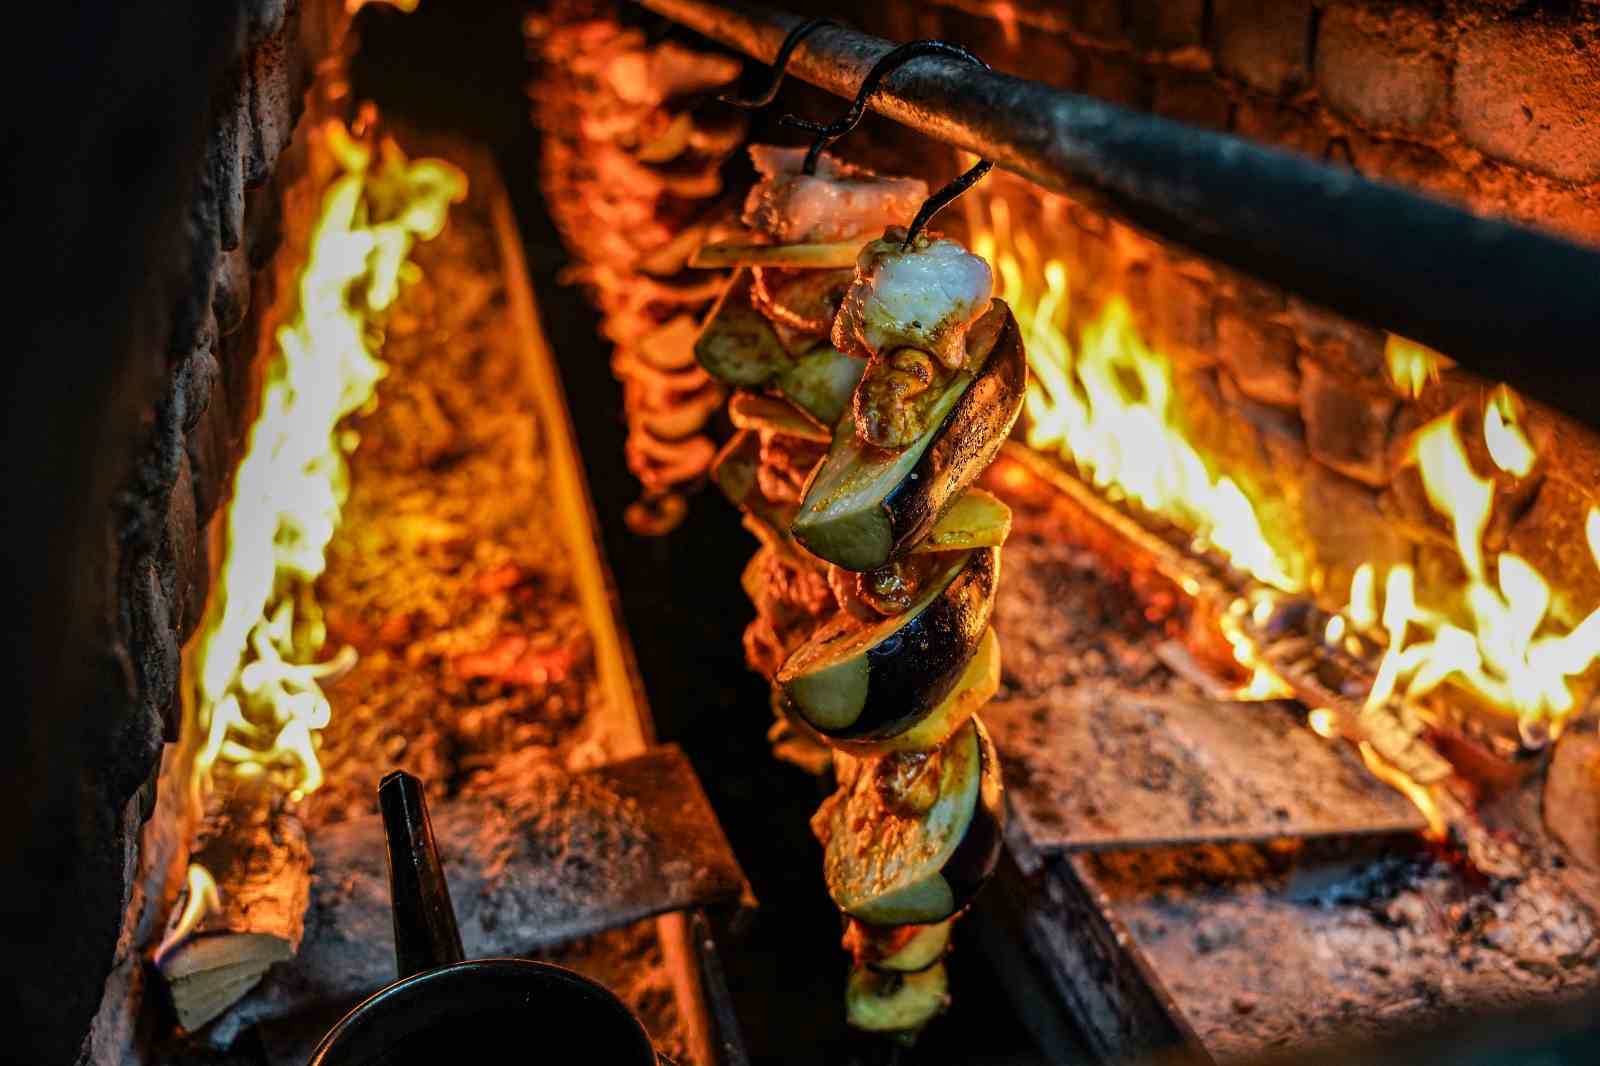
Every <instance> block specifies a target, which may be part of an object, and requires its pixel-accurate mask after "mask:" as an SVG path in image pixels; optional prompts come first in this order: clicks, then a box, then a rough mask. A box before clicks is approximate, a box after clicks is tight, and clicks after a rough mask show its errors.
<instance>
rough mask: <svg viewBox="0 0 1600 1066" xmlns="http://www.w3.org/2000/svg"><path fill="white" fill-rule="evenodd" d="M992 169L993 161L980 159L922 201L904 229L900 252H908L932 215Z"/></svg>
mask: <svg viewBox="0 0 1600 1066" xmlns="http://www.w3.org/2000/svg"><path fill="white" fill-rule="evenodd" d="M993 169H994V160H993V159H980V160H978V162H977V164H976V165H975V166H973V168H972V169H971V170H968V171H967V172H966V173H965V174H962V175H961V176H960V177H958V178H956V179H955V180H954V181H952V182H951V183H950V184H948V185H946V186H945V187H944V188H942V189H940V190H939V191H938V192H936V193H934V194H933V195H932V196H930V197H928V198H927V199H926V200H924V201H922V206H921V207H920V208H918V209H917V217H916V218H913V219H912V220H911V225H910V226H909V227H908V228H907V229H906V239H905V240H904V241H902V242H901V244H900V250H901V251H903V252H909V251H910V250H911V243H912V242H913V241H915V240H916V239H917V234H919V233H921V232H922V227H924V226H926V225H927V224H928V221H929V220H930V219H931V218H933V216H934V215H937V214H938V213H939V212H940V211H943V210H944V209H945V208H946V207H948V206H950V202H951V201H952V200H954V199H955V198H956V197H958V196H960V195H961V194H962V193H964V192H966V191H967V190H968V189H970V188H972V187H973V186H974V185H976V184H978V182H979V181H981V180H983V176H984V175H985V174H987V173H989V171H991V170H993Z"/></svg>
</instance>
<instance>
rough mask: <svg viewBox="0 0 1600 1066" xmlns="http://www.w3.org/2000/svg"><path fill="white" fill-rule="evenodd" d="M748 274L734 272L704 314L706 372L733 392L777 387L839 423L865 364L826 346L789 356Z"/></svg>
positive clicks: (698, 349) (697, 346) (701, 354)
mask: <svg viewBox="0 0 1600 1066" xmlns="http://www.w3.org/2000/svg"><path fill="white" fill-rule="evenodd" d="M751 287H752V278H751V275H750V271H748V270H741V271H739V272H738V273H736V274H734V276H733V279H732V280H731V281H730V282H729V283H728V287H727V288H726V289H725V290H724V291H723V293H722V296H721V297H720V298H719V299H718V300H717V302H716V305H715V306H713V307H712V308H711V313H710V314H709V315H707V316H706V321H705V324H704V325H702V326H701V327H700V333H699V336H698V337H697V338H696V339H695V342H694V357H695V359H696V360H697V361H698V362H699V363H700V365H701V366H702V367H704V368H705V371H706V373H708V374H710V375H711V376H712V377H714V378H716V379H717V380H718V381H720V382H722V383H723V384H725V385H732V386H734V387H735V388H752V389H753V388H761V387H764V386H765V387H776V388H777V390H778V391H779V392H780V393H782V394H783V395H784V396H786V397H787V398H788V399H790V400H791V401H793V402H794V403H795V404H798V405H799V406H800V407H801V408H802V409H803V410H805V411H806V412H807V413H808V414H810V415H811V416H812V417H813V418H816V419H817V420H818V421H820V422H821V423H822V424H823V425H825V426H831V425H833V424H834V423H836V422H838V421H839V416H840V415H842V414H843V413H844V412H845V410H846V409H847V408H848V407H849V406H850V397H851V395H852V394H854V392H855V388H856V383H857V382H859V381H860V380H861V373H862V371H864V370H865V369H866V364H865V363H863V362H862V361H861V360H859V359H852V358H851V357H850V356H848V355H845V354H844V353H843V352H841V351H839V350H838V349H837V348H835V347H833V346H832V345H831V344H828V343H827V342H821V343H819V344H817V345H816V346H815V347H813V348H811V349H810V350H809V351H806V352H804V353H802V354H801V355H799V356H795V355H791V354H790V353H789V350H788V349H787V348H785V347H784V345H783V342H782V341H781V340H780V339H779V338H778V334H777V332H776V331H775V330H774V329H773V328H772V323H770V322H768V321H767V319H766V317H765V316H764V315H762V313H761V312H760V311H758V310H756V309H755V307H753V306H752V305H751V303H750V290H751Z"/></svg>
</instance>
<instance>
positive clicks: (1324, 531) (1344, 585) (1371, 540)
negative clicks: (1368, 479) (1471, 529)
mask: <svg viewBox="0 0 1600 1066" xmlns="http://www.w3.org/2000/svg"><path fill="white" fill-rule="evenodd" d="M1303 499H1304V504H1303V514H1304V528H1305V531H1306V540H1307V545H1306V547H1307V549H1308V554H1309V555H1310V557H1311V558H1310V562H1311V571H1312V575H1313V576H1312V591H1313V593H1315V594H1316V596H1317V599H1318V601H1319V602H1321V603H1322V604H1323V606H1325V607H1334V606H1343V605H1344V604H1345V603H1346V602H1348V600H1349V595H1350V579H1351V578H1352V577H1353V576H1354V575H1355V572H1356V568H1357V567H1359V566H1360V565H1361V564H1362V563H1372V564H1373V565H1374V566H1375V567H1377V568H1378V570H1379V571H1380V572H1386V571H1388V570H1389V569H1390V568H1392V567H1394V566H1396V565H1398V564H1401V563H1410V562H1412V556H1413V550H1412V545H1411V543H1410V542H1409V541H1407V540H1406V539H1405V537H1404V536H1402V535H1401V534H1400V532H1399V531H1398V530H1397V529H1396V527H1395V525H1394V524H1393V523H1392V522H1391V521H1389V518H1388V516H1387V515H1385V514H1384V513H1383V511H1382V509H1381V508H1380V507H1379V506H1378V497H1377V495H1376V494H1375V493H1374V492H1373V491H1372V489H1371V488H1369V487H1368V486H1366V485H1362V484H1359V483H1357V482H1355V481H1352V480H1351V479H1349V478H1347V477H1343V476H1341V475H1339V474H1337V473H1335V472H1334V471H1332V470H1329V469H1327V468H1326V467H1324V466H1321V465H1319V464H1317V463H1310V464H1308V465H1307V467H1306V472H1305V484H1304V497H1303Z"/></svg>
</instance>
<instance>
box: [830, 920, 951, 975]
mask: <svg viewBox="0 0 1600 1066" xmlns="http://www.w3.org/2000/svg"><path fill="white" fill-rule="evenodd" d="M849 921H850V925H849V928H848V929H846V930H845V934H844V949H845V950H846V951H848V952H850V956H851V957H852V958H853V959H855V961H856V965H858V966H870V967H871V968H872V969H874V970H877V971H879V972H880V973H919V972H921V971H922V970H926V969H927V968H928V967H930V966H932V965H933V964H934V963H936V962H938V961H939V960H940V959H942V958H944V956H945V952H946V951H947V950H948V949H949V947H950V926H951V925H952V924H953V923H954V921H955V919H953V918H947V919H945V920H944V921H942V922H934V923H932V924H931V925H895V926H883V925H868V924H867V923H866V922H858V921H856V920H855V919H854V918H851V919H850V920H849Z"/></svg>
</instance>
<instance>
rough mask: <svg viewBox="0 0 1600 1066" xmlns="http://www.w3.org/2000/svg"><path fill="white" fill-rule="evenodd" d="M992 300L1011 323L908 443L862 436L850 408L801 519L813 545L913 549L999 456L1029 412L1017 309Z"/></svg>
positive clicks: (850, 558)
mask: <svg viewBox="0 0 1600 1066" xmlns="http://www.w3.org/2000/svg"><path fill="white" fill-rule="evenodd" d="M993 305H994V310H995V311H999V312H1001V313H1002V314H1003V317H1004V324H1003V325H1002V326H1001V327H1000V329H999V330H998V332H997V333H996V335H995V342H994V345H993V346H992V347H991V349H990V351H989V355H988V358H987V359H985V360H984V363H983V365H982V366H981V367H979V369H978V371H977V373H976V375H975V376H971V377H968V376H967V375H966V374H965V372H963V374H962V375H960V376H959V377H958V378H957V379H956V380H955V381H954V382H952V383H951V384H950V385H949V386H947V392H946V395H947V397H949V399H948V400H946V401H943V403H945V404H947V406H942V407H941V410H942V414H939V416H938V419H937V423H936V424H935V425H934V426H933V427H932V428H931V429H930V430H929V431H928V432H927V433H925V434H924V436H923V437H922V438H920V439H919V440H918V441H917V443H915V444H913V445H911V446H910V448H908V449H905V450H904V451H902V452H882V451H879V450H878V449H875V448H872V447H871V446H870V445H865V444H862V443H861V442H860V441H859V440H857V439H856V437H855V435H854V433H853V427H854V423H853V420H852V418H851V415H850V414H846V415H845V417H844V419H843V420H842V421H840V423H839V424H838V425H837V426H836V427H835V428H834V439H833V445H832V447H831V448H830V450H829V453H828V457H827V459H825V460H824V461H823V463H822V464H821V465H820V466H818V467H817V469H816V470H815V471H813V472H812V475H811V479H810V481H809V482H808V483H807V485H806V489H805V493H804V499H803V501H802V503H801V507H800V513H799V514H798V515H797V516H796V519H795V523H794V527H793V533H794V537H795V539H796V540H798V541H799V542H800V543H801V544H803V545H805V547H806V549H807V550H808V551H810V552H811V553H812V554H813V555H815V556H817V557H818V558H820V559H826V560H827V561H828V562H830V563H834V564H836V565H838V566H842V567H844V568H846V569H848V570H857V571H863V570H873V569H876V568H877V567H880V566H883V565H884V564H885V563H888V562H892V561H893V560H895V559H897V558H899V557H900V556H902V555H906V554H908V553H909V552H911V551H913V550H915V549H916V547H917V546H918V545H919V544H920V543H921V542H922V541H924V540H925V539H927V537H928V536H929V535H930V534H931V533H932V531H933V528H934V526H935V525H936V524H937V522H938V520H939V517H940V515H942V514H943V513H944V511H945V510H946V509H947V508H948V507H949V506H950V505H951V504H953V503H954V502H955V501H956V499H958V498H959V497H960V495H961V493H962V492H963V491H964V490H965V489H966V488H967V487H968V486H969V485H970V484H971V483H972V482H973V481H974V480H975V479H976V478H977V476H978V475H979V474H980V473H982V471H983V469H984V468H985V467H986V466H988V465H989V463H990V462H992V461H993V459H994V456H995V453H996V452H998V451H999V450H1000V445H1001V444H1003V443H1004V442H1005V439H1006V437H1007V436H1008V435H1009V434H1010V432H1011V427H1012V426H1013V425H1015V424H1016V421H1017V416H1018V415H1019V414H1021V413H1022V403H1023V397H1024V394H1025V392H1026V389H1027V382H1028V361H1027V355H1026V353H1025V352H1024V350H1023V347H1022V333H1021V330H1020V329H1019V328H1018V326H1017V321H1016V317H1015V316H1014V315H1013V314H1012V313H1011V309H1010V308H1009V307H1007V306H1006V304H1005V302H1004V301H1001V300H995V301H993ZM991 313H992V312H991ZM891 479H892V482H891ZM880 482H881V484H880Z"/></svg>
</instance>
